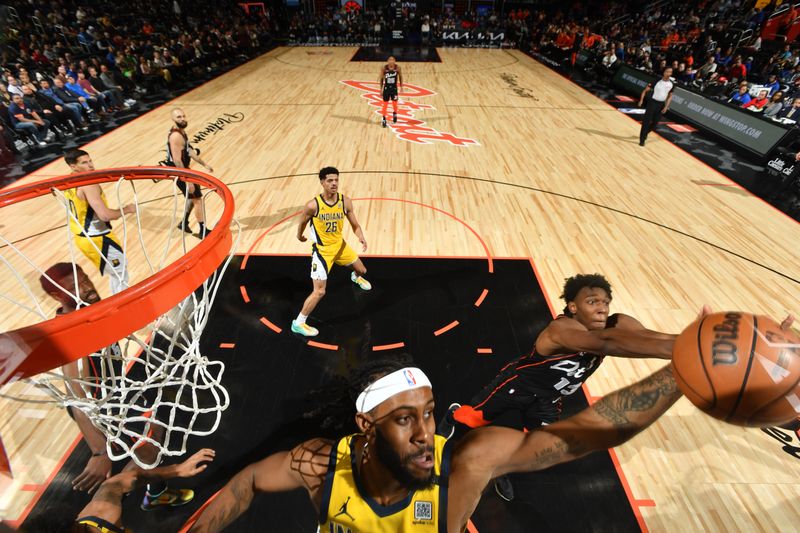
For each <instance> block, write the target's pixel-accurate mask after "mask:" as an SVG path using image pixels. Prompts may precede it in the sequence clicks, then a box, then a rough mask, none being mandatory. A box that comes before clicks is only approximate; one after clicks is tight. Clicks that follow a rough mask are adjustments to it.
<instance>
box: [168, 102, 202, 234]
mask: <svg viewBox="0 0 800 533" xmlns="http://www.w3.org/2000/svg"><path fill="white" fill-rule="evenodd" d="M172 121H173V122H174V123H175V125H174V126H172V128H171V129H170V130H169V136H168V137H167V158H166V159H165V160H164V161H163V164H165V165H167V166H169V167H176V168H189V163H190V162H191V161H192V160H194V161H195V162H197V163H199V164H200V165H201V166H203V168H205V169H206V170H208V171H209V172H214V169H213V168H211V165H208V164H206V162H205V161H203V160H202V159H200V150H197V149H196V148H193V147H192V145H190V144H189V137H188V136H187V135H186V126H187V125H188V124H189V123H188V121H187V120H186V113H184V112H183V109H181V108H175V109H173V110H172ZM178 189H180V190H181V192H182V193H183V195H184V196H185V197H186V198H187V199H188V201H187V202H186V203H185V206H186V207H185V209H184V213H183V221H182V222H181V223H180V224H178V229H181V230H183V231H185V232H186V233H191V232H192V230H191V228H190V226H189V213H191V212H192V210H194V216H195V218H196V219H197V224H198V225H199V226H200V227H199V229H198V231H197V236H198V237H200V238H201V239H202V238H203V237H205V236H206V234H207V233H208V232H209V231H210V230H209V229H208V228H206V214H205V211H204V210H203V205H202V199H203V193H202V192H201V191H200V186H199V185H197V184H195V183H188V182H186V181H183V180H182V179H178Z"/></svg>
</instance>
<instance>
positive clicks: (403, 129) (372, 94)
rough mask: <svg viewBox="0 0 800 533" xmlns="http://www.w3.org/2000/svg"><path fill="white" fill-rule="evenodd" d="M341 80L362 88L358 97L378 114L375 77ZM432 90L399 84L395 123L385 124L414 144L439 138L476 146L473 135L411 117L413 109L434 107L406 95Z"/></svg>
mask: <svg viewBox="0 0 800 533" xmlns="http://www.w3.org/2000/svg"><path fill="white" fill-rule="evenodd" d="M341 83H343V84H345V85H347V86H348V87H352V88H353V89H357V90H359V91H363V94H362V95H361V98H363V99H365V100H366V101H367V102H368V103H369V105H370V106H371V107H374V108H376V109H375V113H377V114H378V115H380V113H381V111H380V109H381V107H382V106H383V98H382V96H381V87H380V84H379V83H378V82H376V81H357V80H342V82H341ZM434 94H436V93H435V92H434V91H431V90H430V89H425V88H423V87H420V86H418V85H411V84H410V83H404V84H403V90H402V92H400V93H399V95H398V96H399V98H402V100H401V99H398V101H397V124H391V123H390V124H389V127H390V128H392V131H394V134H395V135H396V136H397V137H398V138H400V139H403V140H404V141H409V142H413V143H417V144H432V142H433V141H442V142H446V143H449V144H452V145H453V146H480V143H479V142H478V141H476V140H475V139H468V138H466V137H456V136H455V135H453V134H452V133H446V132H441V131H438V130H435V129H433V128H429V127H428V126H426V125H425V121H424V120H419V119H417V118H414V112H415V111H417V110H419V109H434V110H435V109H436V108H435V107H433V106H431V105H427V104H416V103H414V102H411V101H409V100H406V98H421V97H424V96H431V95H434Z"/></svg>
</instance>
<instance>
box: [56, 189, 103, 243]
mask: <svg viewBox="0 0 800 533" xmlns="http://www.w3.org/2000/svg"><path fill="white" fill-rule="evenodd" d="M64 196H65V197H66V198H67V202H68V203H69V210H70V213H71V216H70V217H69V228H70V230H71V231H72V233H74V234H75V235H83V236H84V237H98V236H100V235H105V234H106V233H108V232H110V231H111V225H110V224H109V223H108V222H104V221H102V220H100V219H99V218H98V217H97V214H95V212H94V209H92V206H91V205H89V202H88V201H86V199H85V198H80V197H79V196H78V189H77V187H76V188H74V189H67V190H66V191H64ZM100 199H101V200H103V203H104V204H106V196H105V194H104V193H103V191H102V189H101V190H100ZM106 205H108V204H106Z"/></svg>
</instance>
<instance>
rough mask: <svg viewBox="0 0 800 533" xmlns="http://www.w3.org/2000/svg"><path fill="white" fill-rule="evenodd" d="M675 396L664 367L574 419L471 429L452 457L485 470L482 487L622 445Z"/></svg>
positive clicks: (676, 392) (676, 391) (675, 389)
mask: <svg viewBox="0 0 800 533" xmlns="http://www.w3.org/2000/svg"><path fill="white" fill-rule="evenodd" d="M680 397H681V392H680V390H679V389H678V386H677V385H676V383H675V378H674V377H673V375H672V368H671V366H666V367H664V368H662V369H661V370H659V371H657V372H655V373H654V374H652V375H650V376H648V377H647V378H645V379H643V380H642V381H639V382H638V383H634V384H633V385H630V386H628V387H625V388H624V389H620V390H618V391H615V392H612V393H611V394H608V395H606V396H604V397H603V398H602V399H600V401H598V402H597V403H595V404H594V405H592V406H590V407H588V408H586V409H584V410H583V411H581V412H579V413H578V414H576V415H574V416H571V417H569V418H567V419H564V420H562V421H560V422H556V423H554V424H551V425H549V426H544V427H542V428H540V429H537V430H535V431H531V432H530V433H522V432H519V431H515V430H512V429H508V428H501V427H486V428H480V429H476V430H473V431H471V432H469V433H468V434H467V435H466V436H465V437H464V439H463V441H462V443H461V445H460V446H459V448H458V449H457V452H458V455H459V456H461V455H466V456H470V455H473V456H474V458H473V459H472V461H471V464H474V465H480V464H486V465H489V466H488V468H489V469H491V472H487V473H486V478H487V479H486V482H488V481H489V479H491V478H494V477H497V476H501V475H503V474H507V473H509V472H530V471H535V470H542V469H545V468H548V467H551V466H554V465H557V464H559V463H565V462H567V461H572V460H574V459H577V458H579V457H582V456H584V455H587V454H589V453H591V452H594V451H597V450H605V449H608V448H613V447H614V446H618V445H620V444H622V443H623V442H625V441H627V440H629V439H631V438H633V437H634V436H635V435H636V434H637V433H639V432H640V431H642V430H643V429H645V428H646V427H648V426H649V425H650V424H652V423H653V422H655V421H656V420H657V419H658V418H659V417H660V416H661V415H663V414H664V413H665V412H666V411H667V409H669V408H670V407H671V406H672V405H673V404H674V403H675V402H676V401H678V399H679V398H680ZM479 457H482V459H481V458H479ZM458 460H459V461H461V460H464V458H462V457H459V458H458ZM454 461H456V459H454Z"/></svg>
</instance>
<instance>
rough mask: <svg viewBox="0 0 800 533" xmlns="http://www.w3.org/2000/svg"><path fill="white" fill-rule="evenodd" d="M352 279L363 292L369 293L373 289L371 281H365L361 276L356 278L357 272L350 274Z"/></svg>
mask: <svg viewBox="0 0 800 533" xmlns="http://www.w3.org/2000/svg"><path fill="white" fill-rule="evenodd" d="M350 279H351V280H352V281H353V283H355V284H356V285H358V286H359V287H360V288H361V290H363V291H368V290H370V289H371V288H372V284H371V283H370V282H369V281H367V280H365V279H364V278H362V277H361V276H356V273H355V272H351V273H350Z"/></svg>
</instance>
